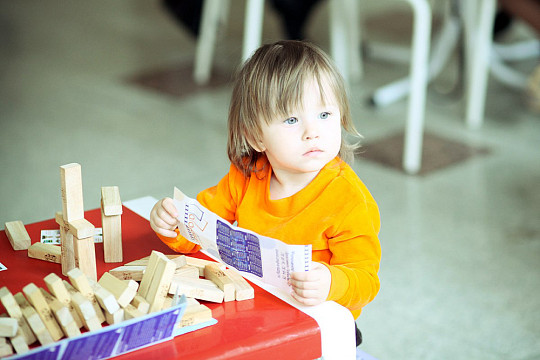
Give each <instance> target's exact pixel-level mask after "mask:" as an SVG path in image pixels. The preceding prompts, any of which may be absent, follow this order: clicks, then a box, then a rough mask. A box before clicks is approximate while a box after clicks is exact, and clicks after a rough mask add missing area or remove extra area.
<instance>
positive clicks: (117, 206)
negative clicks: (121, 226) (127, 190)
mask: <svg viewBox="0 0 540 360" xmlns="http://www.w3.org/2000/svg"><path fill="white" fill-rule="evenodd" d="M101 208H102V210H103V214H104V215H105V216H114V215H122V211H123V210H122V200H120V191H119V190H118V186H103V187H102V188H101Z"/></svg>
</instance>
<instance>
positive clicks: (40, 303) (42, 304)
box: [23, 283, 64, 341]
mask: <svg viewBox="0 0 540 360" xmlns="http://www.w3.org/2000/svg"><path fill="white" fill-rule="evenodd" d="M23 293H24V295H25V296H26V298H27V299H28V302H30V304H32V306H33V307H34V308H35V309H36V312H37V313H38V315H39V317H40V318H41V320H42V321H43V323H44V324H45V327H46V328H47V330H48V331H49V333H50V334H51V336H52V338H53V340H54V341H58V340H60V339H61V338H62V337H63V336H64V333H63V331H62V329H61V328H60V326H59V325H58V323H57V322H56V319H55V318H54V315H53V314H52V311H51V308H50V307H49V304H47V300H45V297H44V296H43V293H42V292H41V290H40V289H39V288H38V287H37V286H36V285H35V284H34V283H30V284H28V285H26V286H25V287H23Z"/></svg>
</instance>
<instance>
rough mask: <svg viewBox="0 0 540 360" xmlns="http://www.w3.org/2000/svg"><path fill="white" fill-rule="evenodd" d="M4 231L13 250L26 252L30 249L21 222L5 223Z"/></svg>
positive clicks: (29, 241) (27, 237)
mask: <svg viewBox="0 0 540 360" xmlns="http://www.w3.org/2000/svg"><path fill="white" fill-rule="evenodd" d="M5 231H6V235H7V237H8V239H9V242H10V244H11V247H12V248H13V250H26V249H28V248H29V247H30V243H31V240H30V235H28V232H27V231H26V228H25V227H24V224H23V223H22V221H19V220H17V221H9V222H7V223H5Z"/></svg>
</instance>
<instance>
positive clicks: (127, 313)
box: [124, 304, 161, 320]
mask: <svg viewBox="0 0 540 360" xmlns="http://www.w3.org/2000/svg"><path fill="white" fill-rule="evenodd" d="M160 310H161V309H160ZM144 315H145V313H143V312H142V311H140V310H139V309H137V308H136V307H135V306H133V305H131V304H128V305H127V306H126V307H124V319H125V320H129V319H133V318H138V317H141V316H144Z"/></svg>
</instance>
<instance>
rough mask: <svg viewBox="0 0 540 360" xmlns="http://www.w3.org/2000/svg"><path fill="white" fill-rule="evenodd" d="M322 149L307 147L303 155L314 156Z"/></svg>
mask: <svg viewBox="0 0 540 360" xmlns="http://www.w3.org/2000/svg"><path fill="white" fill-rule="evenodd" d="M322 152H323V151H322V150H321V149H319V148H312V149H309V150H308V151H306V152H305V153H304V156H316V155H319V154H321V153H322Z"/></svg>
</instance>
